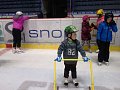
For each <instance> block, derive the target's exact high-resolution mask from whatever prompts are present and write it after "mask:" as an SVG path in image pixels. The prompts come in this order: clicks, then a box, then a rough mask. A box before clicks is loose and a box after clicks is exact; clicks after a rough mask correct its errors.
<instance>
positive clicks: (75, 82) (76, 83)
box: [73, 79, 79, 87]
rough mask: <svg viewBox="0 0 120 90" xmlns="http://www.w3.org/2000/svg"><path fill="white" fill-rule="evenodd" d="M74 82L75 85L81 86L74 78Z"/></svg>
mask: <svg viewBox="0 0 120 90" xmlns="http://www.w3.org/2000/svg"><path fill="white" fill-rule="evenodd" d="M73 84H74V85H75V87H78V86H79V83H78V82H77V80H76V79H73Z"/></svg>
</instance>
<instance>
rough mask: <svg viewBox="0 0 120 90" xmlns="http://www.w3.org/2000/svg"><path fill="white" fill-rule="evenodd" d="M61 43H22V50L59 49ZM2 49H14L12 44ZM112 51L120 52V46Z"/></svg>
mask: <svg viewBox="0 0 120 90" xmlns="http://www.w3.org/2000/svg"><path fill="white" fill-rule="evenodd" d="M59 45H60V44H59V43H22V48H27V49H58V47H59ZM0 48H12V44H2V43H1V44H0ZM97 49H98V48H97V46H95V45H94V46H91V50H92V51H93V52H94V51H96V50H97ZM84 50H88V47H87V46H84ZM110 51H120V46H112V45H111V46H110Z"/></svg>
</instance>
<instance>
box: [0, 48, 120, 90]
mask: <svg viewBox="0 0 120 90" xmlns="http://www.w3.org/2000/svg"><path fill="white" fill-rule="evenodd" d="M86 53H87V52H86ZM56 56H57V50H48V49H26V50H25V53H21V54H13V53H12V50H11V49H0V90H53V76H54V75H53V72H54V64H53V61H54V59H55V58H56ZM79 56H80V55H79ZM87 56H88V57H89V58H90V59H91V60H92V61H93V73H94V83H95V90H120V60H119V59H120V52H111V53H110V65H109V66H106V65H104V64H103V65H102V66H98V65H97V53H95V52H93V53H87ZM80 58H81V56H80ZM63 70H64V64H63V62H59V63H58V62H57V85H58V87H59V90H88V89H87V88H88V87H89V86H90V84H91V82H90V71H89V63H85V62H78V64H77V75H78V81H79V88H75V87H74V85H72V84H70V85H69V87H68V88H65V87H64V86H63V84H62V83H63V80H64V78H63ZM70 79H71V77H70Z"/></svg>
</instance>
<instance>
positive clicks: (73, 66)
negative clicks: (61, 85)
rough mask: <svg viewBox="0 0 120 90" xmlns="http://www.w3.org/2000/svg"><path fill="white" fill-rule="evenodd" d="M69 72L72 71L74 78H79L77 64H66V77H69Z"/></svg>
mask: <svg viewBox="0 0 120 90" xmlns="http://www.w3.org/2000/svg"><path fill="white" fill-rule="evenodd" d="M69 71H71V75H72V78H73V79H74V78H77V72H76V64H65V69H64V77H65V78H68V77H69Z"/></svg>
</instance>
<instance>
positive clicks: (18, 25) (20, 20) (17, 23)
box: [12, 11, 29, 53]
mask: <svg viewBox="0 0 120 90" xmlns="http://www.w3.org/2000/svg"><path fill="white" fill-rule="evenodd" d="M28 19H29V17H28V16H23V13H22V12H21V11H17V12H16V15H15V16H14V17H13V30H12V35H13V53H16V52H23V50H21V32H22V31H23V24H24V21H25V20H28Z"/></svg>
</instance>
